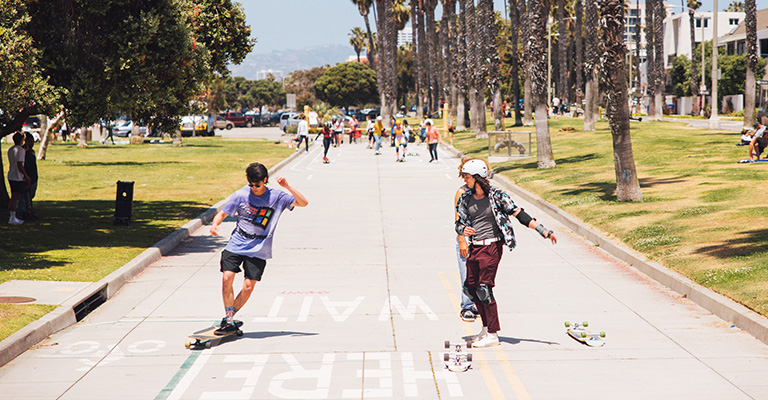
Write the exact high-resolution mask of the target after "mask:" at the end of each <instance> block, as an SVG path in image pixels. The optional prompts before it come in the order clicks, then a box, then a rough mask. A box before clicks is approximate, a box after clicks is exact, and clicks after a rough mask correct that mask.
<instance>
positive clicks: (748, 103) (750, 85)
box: [744, 0, 757, 128]
mask: <svg viewBox="0 0 768 400" xmlns="http://www.w3.org/2000/svg"><path fill="white" fill-rule="evenodd" d="M756 8H757V7H756V5H755V0H745V1H744V10H745V11H746V16H745V19H744V24H745V27H746V29H747V80H746V85H745V88H744V127H745V128H749V127H751V125H752V124H753V123H754V122H755V121H756V120H757V118H756V116H755V90H756V89H757V88H756V87H755V69H756V68H757V49H756V48H755V47H756V44H757V21H756Z"/></svg>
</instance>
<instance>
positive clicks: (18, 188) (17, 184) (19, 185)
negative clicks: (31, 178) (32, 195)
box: [8, 180, 27, 193]
mask: <svg viewBox="0 0 768 400" xmlns="http://www.w3.org/2000/svg"><path fill="white" fill-rule="evenodd" d="M8 183H9V184H10V185H11V193H24V191H25V190H27V184H26V183H25V182H24V181H12V180H9V181H8Z"/></svg>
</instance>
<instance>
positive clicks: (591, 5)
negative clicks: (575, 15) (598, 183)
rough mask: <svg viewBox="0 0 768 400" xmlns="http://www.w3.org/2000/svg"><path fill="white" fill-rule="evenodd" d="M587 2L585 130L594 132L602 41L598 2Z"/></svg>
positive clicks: (585, 21) (589, 0)
mask: <svg viewBox="0 0 768 400" xmlns="http://www.w3.org/2000/svg"><path fill="white" fill-rule="evenodd" d="M585 1H586V10H585V11H586V12H585V14H586V18H585V19H584V31H585V32H587V35H586V39H587V40H586V46H585V47H586V59H585V60H584V78H585V81H586V93H585V95H586V96H585V97H586V100H587V102H586V105H585V107H584V130H585V131H594V130H595V121H596V120H597V117H598V115H597V110H598V107H597V102H598V90H599V87H598V77H599V68H600V54H601V51H600V41H599V40H598V39H599V38H598V37H597V34H596V32H597V30H598V28H597V0H585Z"/></svg>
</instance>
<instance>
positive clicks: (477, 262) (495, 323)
mask: <svg viewBox="0 0 768 400" xmlns="http://www.w3.org/2000/svg"><path fill="white" fill-rule="evenodd" d="M502 250H503V247H502V241H498V242H495V243H491V244H489V245H487V246H474V245H472V246H469V257H468V258H467V279H466V280H465V281H464V284H465V285H466V286H469V287H470V288H472V290H474V289H476V288H477V285H479V284H481V283H485V284H486V285H489V286H491V287H494V286H496V271H497V270H498V269H499V262H500V261H501V254H502ZM475 306H476V307H477V311H479V312H480V318H481V319H482V320H483V326H486V327H488V332H491V333H494V332H498V331H499V330H501V326H500V325H499V311H498V309H497V308H496V300H494V301H492V302H490V303H488V304H485V303H483V302H482V301H480V300H479V299H478V300H476V301H475Z"/></svg>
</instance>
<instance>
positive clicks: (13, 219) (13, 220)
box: [8, 217, 24, 225]
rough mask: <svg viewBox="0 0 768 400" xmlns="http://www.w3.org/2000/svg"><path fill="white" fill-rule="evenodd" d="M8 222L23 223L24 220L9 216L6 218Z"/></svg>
mask: <svg viewBox="0 0 768 400" xmlns="http://www.w3.org/2000/svg"><path fill="white" fill-rule="evenodd" d="M8 223H9V224H13V225H21V224H23V223H24V221H22V220H20V219H18V218H14V217H11V218H10V219H9V220H8Z"/></svg>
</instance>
